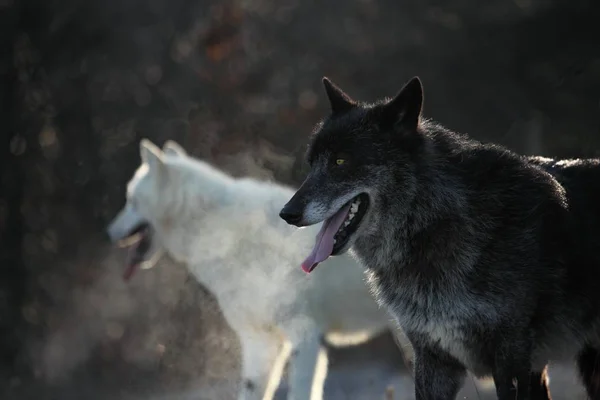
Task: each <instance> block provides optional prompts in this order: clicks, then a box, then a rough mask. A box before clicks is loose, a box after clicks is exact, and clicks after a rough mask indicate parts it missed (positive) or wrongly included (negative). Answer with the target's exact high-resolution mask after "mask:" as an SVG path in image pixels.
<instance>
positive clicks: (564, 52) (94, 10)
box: [0, 0, 600, 399]
mask: <svg viewBox="0 0 600 400" xmlns="http://www.w3.org/2000/svg"><path fill="white" fill-rule="evenodd" d="M599 20H600V3H598V2H596V1H593V0H589V1H586V0H564V1H561V0H485V1H477V0H403V1H397V0H336V1H317V0H304V1H300V0H282V1H277V2H275V1H268V0H237V1H235V0H231V1H212V0H194V1H191V0H103V1H100V0H0V138H1V141H2V145H1V152H2V154H1V156H0V176H1V178H0V179H1V181H0V182H1V183H0V260H1V264H0V265H1V269H0V271H1V274H2V275H1V277H0V352H1V353H0V398H2V399H138V398H145V399H149V398H152V399H155V398H156V399H163V398H164V399H176V398H177V399H178V398H184V397H185V395H186V393H192V392H194V391H195V392H194V393H196V394H195V395H193V396H197V397H190V398H209V399H227V398H231V396H232V393H234V391H235V382H236V379H237V375H236V374H237V368H238V364H237V363H238V359H237V357H238V356H237V351H238V350H237V346H238V344H237V341H236V339H235V337H234V336H233V335H232V333H231V331H230V329H229V328H228V326H227V324H226V323H225V322H224V321H223V319H222V318H221V316H220V313H219V310H218V306H217V304H216V302H215V301H214V299H213V298H212V297H211V296H210V294H208V293H207V292H206V291H205V290H204V289H203V288H202V287H201V286H200V285H199V284H198V283H196V281H195V280H193V279H191V278H190V277H189V276H188V275H187V272H186V270H185V268H184V267H183V266H181V265H176V264H175V263H173V262H172V261H170V260H168V259H165V260H164V261H163V262H161V263H160V265H159V266H157V267H156V268H154V269H153V270H151V271H144V273H142V274H138V275H136V278H135V279H134V281H133V282H131V283H130V284H128V285H126V284H125V283H123V282H122V280H121V278H120V276H121V272H122V263H123V255H122V254H121V253H120V252H118V251H113V250H112V249H111V248H110V247H109V245H108V243H107V239H106V237H105V236H104V233H103V231H104V227H105V225H106V224H107V222H108V221H109V220H110V219H111V218H112V217H113V216H114V214H115V213H116V211H117V210H118V209H119V208H120V207H121V206H122V204H123V201H124V191H125V184H126V182H127V180H128V179H129V178H130V176H131V174H132V172H133V171H134V169H135V168H136V167H137V165H138V164H139V155H138V142H139V139H140V138H143V137H148V138H150V139H151V140H153V141H154V142H155V143H157V144H159V145H162V144H163V142H164V141H165V140H167V139H174V140H176V141H178V142H179V143H180V144H182V145H183V146H184V147H185V148H186V149H187V150H188V152H190V153H191V154H193V155H195V156H198V157H201V158H203V159H207V160H209V161H211V162H213V163H215V164H217V165H219V166H221V167H222V168H224V169H226V170H227V171H229V172H230V173H232V174H234V175H252V176H256V177H261V178H264V179H276V180H278V181H280V182H283V183H286V184H291V185H296V184H298V183H299V182H300V181H301V179H302V174H303V168H302V153H303V151H304V146H305V143H306V136H307V135H308V133H309V132H310V130H311V129H312V126H313V125H314V123H315V122H316V121H317V120H318V119H319V118H321V117H323V116H324V115H325V114H326V113H327V111H328V108H327V103H326V98H325V96H324V93H323V90H322V87H321V77H322V76H323V75H327V76H329V77H330V78H332V79H333V80H334V81H335V82H336V83H338V84H339V85H340V86H341V87H343V88H344V89H345V90H347V91H348V92H349V93H350V94H351V95H353V96H354V97H356V98H358V99H362V100H375V99H377V98H380V97H383V96H392V95H394V94H395V92H396V91H397V90H399V89H400V87H401V86H402V85H403V83H404V82H405V81H406V80H408V79H409V78H411V77H412V76H414V75H419V76H420V77H421V78H422V80H423V82H424V85H425V114H426V116H428V117H432V118H434V119H436V120H438V121H439V122H441V123H443V124H444V125H446V126H447V127H449V128H451V129H454V130H458V131H462V132H467V133H469V134H471V135H472V136H473V137H475V138H478V139H481V140H491V141H496V142H499V143H502V144H505V145H507V146H509V147H511V148H512V149H514V150H516V151H519V152H522V153H535V154H544V155H549V156H557V157H581V156H594V155H598V151H599V150H600V118H599V113H598V111H599V107H600V24H598V21H599ZM382 340H383V339H382ZM390 343H391V341H390V340H387V341H386V340H383V341H382V342H381V343H380V344H379V346H380V347H381V348H382V349H384V350H382V351H383V353H385V354H387V353H386V351H385V348H387V347H386V346H388V347H389V346H391V345H390ZM206 349H213V350H211V351H208V350H206ZM214 349H216V350H214ZM383 353H382V354H383ZM373 354H377V353H376V352H375V353H373ZM569 379H570V378H569ZM565 387H566V386H565ZM569 390H570V389H569ZM573 393H574V392H573ZM178 396H179V397H178ZM566 396H567V397H564V398H571V397H569V395H568V394H567V395H566ZM348 398H353V397H352V396H350V397H348ZM401 398H402V397H401Z"/></svg>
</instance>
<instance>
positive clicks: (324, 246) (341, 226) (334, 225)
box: [302, 193, 369, 273]
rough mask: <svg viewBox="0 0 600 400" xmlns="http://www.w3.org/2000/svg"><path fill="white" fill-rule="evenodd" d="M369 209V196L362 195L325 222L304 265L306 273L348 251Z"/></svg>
mask: <svg viewBox="0 0 600 400" xmlns="http://www.w3.org/2000/svg"><path fill="white" fill-rule="evenodd" d="M368 209H369V196H368V195H367V194H366V193H361V194H359V195H358V196H356V197H355V198H353V199H352V200H350V201H349V202H348V203H346V205H344V206H343V207H342V208H341V209H340V210H339V211H338V212H337V213H335V214H334V215H333V216H332V217H331V218H328V219H327V220H325V222H324V223H323V226H322V227H321V230H320V231H319V233H318V234H317V237H316V243H315V247H314V248H313V250H312V252H311V253H310V255H309V256H308V257H307V258H306V260H304V262H303V263H302V269H303V270H304V272H306V273H309V272H311V271H312V270H314V269H315V268H316V267H317V265H319V263H321V262H323V261H325V260H326V259H327V258H329V257H330V256H336V255H338V254H341V253H343V252H344V251H346V250H347V249H348V247H349V246H348V244H349V242H350V238H351V237H352V235H353V234H354V233H356V231H357V229H358V228H359V226H360V223H361V221H362V219H363V218H364V216H365V214H366V212H367V210H368Z"/></svg>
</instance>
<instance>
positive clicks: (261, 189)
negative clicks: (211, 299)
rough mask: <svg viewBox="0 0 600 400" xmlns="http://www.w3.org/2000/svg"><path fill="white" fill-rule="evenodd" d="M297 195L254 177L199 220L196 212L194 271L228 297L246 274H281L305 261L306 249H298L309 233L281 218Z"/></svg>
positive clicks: (189, 252)
mask: <svg viewBox="0 0 600 400" xmlns="http://www.w3.org/2000/svg"><path fill="white" fill-rule="evenodd" d="M292 194H293V192H292V191H291V190H289V189H287V188H284V187H281V186H279V185H270V184H268V183H266V182H259V181H254V180H250V179H241V180H236V181H235V182H234V183H232V184H230V185H229V187H228V188H227V195H226V198H227V200H226V202H223V203H222V204H215V205H213V208H211V209H210V211H209V212H205V213H202V214H197V216H196V217H195V218H194V217H193V214H194V213H192V215H190V218H188V221H187V222H186V225H187V226H188V228H187V229H186V230H187V231H188V232H190V233H191V234H190V235H188V236H189V237H190V239H189V242H188V243H187V245H186V249H185V254H186V255H185V262H186V264H187V266H188V268H189V269H190V271H191V272H192V273H193V274H194V275H195V277H196V278H197V279H198V280H199V281H201V282H202V283H203V284H205V285H207V286H209V287H210V288H211V290H214V291H215V292H219V293H215V294H218V295H224V294H225V292H226V291H227V290H232V288H231V284H230V282H239V281H240V276H248V280H247V282H253V281H255V280H256V279H259V277H263V276H271V277H276V276H277V273H278V272H277V270H278V269H284V270H285V269H287V268H286V267H288V265H289V264H291V263H292V262H293V261H294V260H295V259H296V258H299V259H298V260H297V261H296V262H297V263H300V262H301V261H302V260H301V259H300V257H301V256H302V253H301V252H300V250H297V248H298V249H300V248H301V247H302V242H303V240H305V239H304V238H305V237H306V232H304V234H303V235H302V234H300V233H299V231H298V230H297V229H296V228H294V227H292V226H289V225H287V224H286V223H285V221H283V220H281V219H280V218H279V216H278V213H279V210H280V208H281V207H282V206H283V205H284V204H285V202H286V201H287V200H288V199H289V198H290V197H291V196H292ZM189 207H192V205H191V204H190V205H189ZM296 253H298V254H296ZM224 291H225V292H224Z"/></svg>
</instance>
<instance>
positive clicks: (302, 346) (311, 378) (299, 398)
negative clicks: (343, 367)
mask: <svg viewBox="0 0 600 400" xmlns="http://www.w3.org/2000/svg"><path fill="white" fill-rule="evenodd" d="M326 376H327V354H326V352H325V350H323V351H321V334H320V332H318V331H316V330H315V331H310V332H306V335H305V336H304V337H301V338H299V340H298V341H297V343H296V344H295V345H293V349H292V356H291V358H290V369H289V394H288V400H321V399H322V398H323V385H324V383H325V377H326Z"/></svg>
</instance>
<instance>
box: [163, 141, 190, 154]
mask: <svg viewBox="0 0 600 400" xmlns="http://www.w3.org/2000/svg"><path fill="white" fill-rule="evenodd" d="M163 152H164V153H165V154H170V155H172V156H177V157H185V156H187V153H186V151H185V150H184V149H183V147H181V146H180V145H178V144H177V143H176V142H175V141H173V140H167V141H166V142H165V144H164V145H163Z"/></svg>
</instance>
